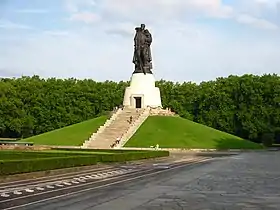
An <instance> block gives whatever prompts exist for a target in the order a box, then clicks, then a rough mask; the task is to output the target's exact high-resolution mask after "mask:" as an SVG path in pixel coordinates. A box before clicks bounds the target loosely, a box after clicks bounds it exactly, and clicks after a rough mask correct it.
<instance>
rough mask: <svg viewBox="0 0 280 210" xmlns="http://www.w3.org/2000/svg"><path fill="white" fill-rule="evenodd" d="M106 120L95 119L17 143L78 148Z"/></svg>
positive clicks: (103, 118)
mask: <svg viewBox="0 0 280 210" xmlns="http://www.w3.org/2000/svg"><path fill="white" fill-rule="evenodd" d="M106 120H107V117H106V116H101V117H97V118H94V119H91V120H88V121H84V122H81V123H78V124H74V125H70V126H67V127H64V128H60V129H57V130H54V131H50V132H47V133H43V134H40V135H37V136H32V137H30V138H26V139H21V140H20V141H19V142H33V143H34V144H36V145H59V146H80V145H82V144H83V143H84V141H85V140H87V139H88V138H89V137H90V135H91V134H92V133H94V132H96V131H97V129H98V128H99V127H100V126H101V125H103V124H104V123H105V121H106Z"/></svg>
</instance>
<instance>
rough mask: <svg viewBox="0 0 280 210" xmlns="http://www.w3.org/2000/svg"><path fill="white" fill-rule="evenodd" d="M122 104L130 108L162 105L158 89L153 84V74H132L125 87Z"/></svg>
mask: <svg viewBox="0 0 280 210" xmlns="http://www.w3.org/2000/svg"><path fill="white" fill-rule="evenodd" d="M123 105H124V106H125V107H130V108H146V107H147V106H150V107H162V105H161V97H160V90H159V88H158V87H156V86H155V77H154V75H153V74H143V73H136V74H132V76H131V79H130V86H129V87H127V88H126V90H125V94H124V99H123Z"/></svg>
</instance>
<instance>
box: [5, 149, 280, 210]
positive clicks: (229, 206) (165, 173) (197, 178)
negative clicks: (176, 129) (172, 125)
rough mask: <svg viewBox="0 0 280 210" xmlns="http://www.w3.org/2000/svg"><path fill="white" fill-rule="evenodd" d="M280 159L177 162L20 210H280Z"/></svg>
mask: <svg viewBox="0 0 280 210" xmlns="http://www.w3.org/2000/svg"><path fill="white" fill-rule="evenodd" d="M279 159H280V152H259V153H243V154H240V155H238V156H231V157H224V158H218V159H215V160H211V161H207V162H202V163H197V164H195V165H190V164H185V165H183V164H182V163H176V164H175V165H174V163H173V164H171V165H170V168H164V167H163V168H162V169H160V168H157V169H156V168H153V169H151V168H149V170H150V171H149V172H148V171H145V172H143V173H140V174H136V173H134V174H130V175H128V174H127V175H125V176H126V177H123V178H118V179H116V180H111V181H108V182H106V183H103V184H101V185H91V186H89V187H87V188H86V190H85V188H77V189H78V190H81V191H82V190H84V191H83V192H80V193H76V194H73V193H72V194H68V195H67V193H65V194H64V195H60V196H59V197H55V196H57V195H53V196H52V197H53V199H51V200H46V201H42V199H44V198H43V197H41V201H42V202H37V203H34V204H31V202H32V201H30V202H29V204H31V205H27V206H23V207H21V208H19V209H23V210H91V209H93V210H111V209H113V210H118V209H119V210H128V209H133V210H142V209H143V210H146V209H147V210H148V209H151V210H157V209H178V210H179V209H180V210H181V209H188V210H198V209H199V210H206V209H211V210H216V209H217V210H219V209H226V210H243V209H246V210H253V209H254V210H257V209H264V210H274V209H279V210H280V199H279V198H280V165H279ZM144 170H148V169H147V168H146V169H144V168H143V171H144ZM137 173H139V171H138V172H137ZM149 173H150V175H149ZM138 176H139V177H140V178H137V177H138ZM49 197H50V196H49ZM0 201H1V200H0ZM13 204H14V205H16V204H17V203H16V202H13ZM0 205H1V203H0ZM0 207H1V206H0Z"/></svg>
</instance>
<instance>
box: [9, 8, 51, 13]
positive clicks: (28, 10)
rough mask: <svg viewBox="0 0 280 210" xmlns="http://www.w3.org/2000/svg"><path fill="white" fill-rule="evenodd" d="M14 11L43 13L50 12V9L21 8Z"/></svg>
mask: <svg viewBox="0 0 280 210" xmlns="http://www.w3.org/2000/svg"><path fill="white" fill-rule="evenodd" d="M14 12H17V13H26V14H43V13H48V12H49V11H48V10H45V9H20V10H15V11H14Z"/></svg>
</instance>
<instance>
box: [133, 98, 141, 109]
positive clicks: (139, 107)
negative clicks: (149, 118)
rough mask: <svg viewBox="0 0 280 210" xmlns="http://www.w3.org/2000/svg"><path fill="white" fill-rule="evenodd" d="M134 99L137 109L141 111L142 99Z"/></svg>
mask: <svg viewBox="0 0 280 210" xmlns="http://www.w3.org/2000/svg"><path fill="white" fill-rule="evenodd" d="M134 99H135V108H136V109H141V105H142V97H134Z"/></svg>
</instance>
